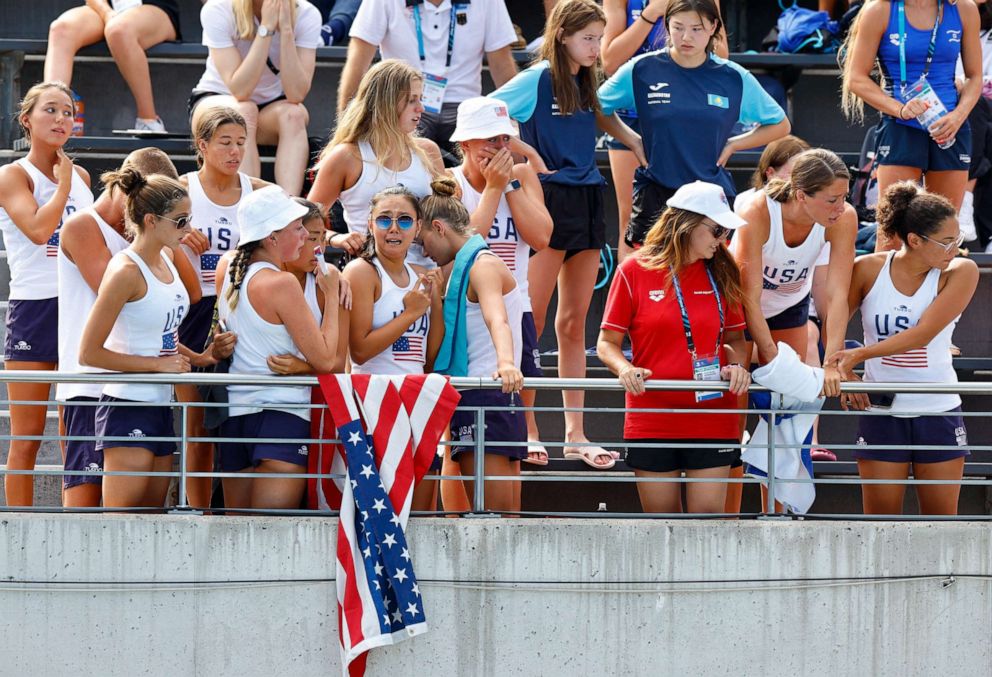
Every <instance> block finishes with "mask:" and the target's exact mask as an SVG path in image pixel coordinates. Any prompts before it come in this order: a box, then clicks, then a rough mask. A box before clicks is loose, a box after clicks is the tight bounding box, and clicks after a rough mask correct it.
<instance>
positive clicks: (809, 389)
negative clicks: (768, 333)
mask: <svg viewBox="0 0 992 677" xmlns="http://www.w3.org/2000/svg"><path fill="white" fill-rule="evenodd" d="M754 381H755V383H759V384H761V385H763V386H765V387H766V388H769V389H771V390H774V391H775V392H777V393H782V394H783V395H786V396H788V397H794V398H796V399H798V400H800V401H802V402H814V401H816V400H817V399H818V398H819V397H820V393H821V392H823V370H822V369H820V368H818V367H811V366H809V365H808V364H804V363H803V361H802V360H800V359H799V355H797V354H796V351H795V350H793V349H792V346H790V345H789V344H788V343H782V342H781V341H779V343H778V355H777V356H776V357H775V359H774V360H772V361H771V362H769V363H768V364H766V365H765V366H763V367H761V368H760V369H757V370H755V372H754Z"/></svg>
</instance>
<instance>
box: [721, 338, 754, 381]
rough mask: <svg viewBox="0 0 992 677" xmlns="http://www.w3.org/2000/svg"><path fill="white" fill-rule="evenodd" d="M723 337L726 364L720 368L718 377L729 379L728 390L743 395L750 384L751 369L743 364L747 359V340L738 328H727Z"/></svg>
mask: <svg viewBox="0 0 992 677" xmlns="http://www.w3.org/2000/svg"><path fill="white" fill-rule="evenodd" d="M723 338H724V341H725V343H724V345H723V349H724V351H726V354H727V364H725V365H724V366H723V367H721V368H720V377H721V378H724V379H726V380H728V381H730V392H732V393H733V394H734V395H743V394H744V393H746V392H747V387H748V386H749V385H751V370H750V369H748V365H746V364H744V363H745V362H746V361H747V353H746V350H747V340H746V339H745V338H744V332H743V331H740V330H737V331H730V330H728V331H726V332H725V333H724V336H723Z"/></svg>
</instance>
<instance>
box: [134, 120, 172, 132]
mask: <svg viewBox="0 0 992 677" xmlns="http://www.w3.org/2000/svg"><path fill="white" fill-rule="evenodd" d="M134 129H135V131H138V132H165V125H164V124H162V118H155V119H154V120H146V119H145V118H135V119H134Z"/></svg>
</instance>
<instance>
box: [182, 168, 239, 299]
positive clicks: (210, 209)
mask: <svg viewBox="0 0 992 677" xmlns="http://www.w3.org/2000/svg"><path fill="white" fill-rule="evenodd" d="M186 179H187V181H188V182H189V183H188V185H189V201H190V204H191V205H192V209H191V212H192V213H191V214H190V216H191V217H192V218H191V219H190V225H191V226H193V227H194V228H196V229H197V230H198V231H200V232H201V233H203V235H204V236H206V238H207V239H208V240H209V241H210V248H209V249H207V250H206V251H205V252H203V253H202V254H200V256H199V257H194V256H193V255H192V253H190V254H189V256H190V259H191V260H192V262H193V267H194V268H195V269H196V272H197V275H198V276H199V277H200V290H201V294H202V295H203V296H204V297H207V296H217V287H216V282H217V264H218V263H220V259H221V257H222V256H224V254H226V253H227V252H229V251H231V250H232V249H234V248H235V247H237V246H238V241H239V240H240V239H241V228H240V226H239V225H238V205H239V204H240V203H241V201H240V200H239V201H238V202H235V203H234V204H233V205H219V204H217V203H216V202H214V201H212V200H211V199H210V198H209V197H207V193H206V191H204V190H203V184H201V183H200V176H199V175H198V174H197V173H196V172H189V173H188V174H186ZM238 179H239V180H240V181H241V198H242V199H244V197H245V196H246V195H248V194H249V193H250V192H251V191H252V187H251V177H250V176H248V175H247V174H245V173H244V172H238Z"/></svg>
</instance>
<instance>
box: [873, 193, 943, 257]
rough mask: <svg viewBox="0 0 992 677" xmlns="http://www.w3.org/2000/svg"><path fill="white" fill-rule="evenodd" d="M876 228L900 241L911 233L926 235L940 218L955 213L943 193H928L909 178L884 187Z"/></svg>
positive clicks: (933, 228)
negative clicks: (886, 187)
mask: <svg viewBox="0 0 992 677" xmlns="http://www.w3.org/2000/svg"><path fill="white" fill-rule="evenodd" d="M877 215H878V228H879V230H881V231H882V233H883V234H884V235H886V236H888V237H890V238H891V237H898V238H899V239H901V240H902V241H903V242H905V241H906V236H908V235H909V234H910V233H916V234H917V235H920V236H923V237H929V236H930V235H933V234H934V233H936V232H937V231H938V230H939V229H940V224H941V222H942V221H944V220H946V219H947V218H949V217H953V216H957V210H955V209H954V206H953V205H952V204H951V202H950V201H949V200H948V199H947V198H945V197H944V196H942V195H937V194H935V193H928V192H926V191H925V190H923V189H922V188H920V187H919V186H918V185H917V184H916V183H914V182H912V181H900V182H899V183H894V184H892V185H891V186H889V187H888V189H886V191H885V194H884V195H882V196H881V198H880V199H879V201H878V210H877Z"/></svg>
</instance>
